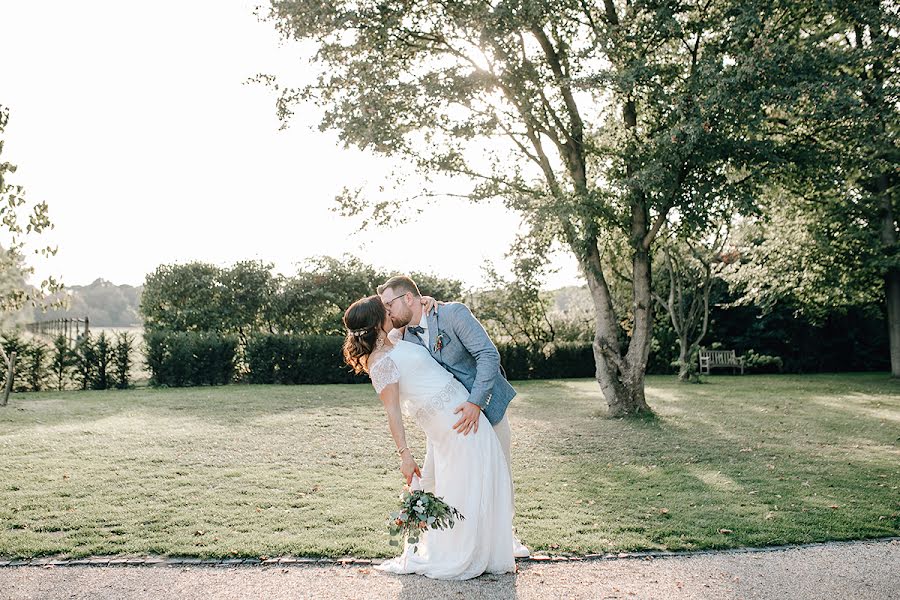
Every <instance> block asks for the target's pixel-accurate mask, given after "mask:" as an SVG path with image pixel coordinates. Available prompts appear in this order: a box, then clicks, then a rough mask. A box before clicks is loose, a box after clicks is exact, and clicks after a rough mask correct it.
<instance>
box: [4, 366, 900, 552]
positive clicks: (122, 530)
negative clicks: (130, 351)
mask: <svg viewBox="0 0 900 600" xmlns="http://www.w3.org/2000/svg"><path fill="white" fill-rule="evenodd" d="M707 381H708V383H706V384H703V385H689V384H678V383H677V382H675V381H674V379H673V378H670V377H650V378H649V381H648V389H647V397H648V402H649V403H650V405H651V406H652V407H654V409H655V410H656V411H657V415H658V416H657V417H656V418H653V419H643V420H609V419H605V418H603V417H602V416H601V415H602V408H603V402H602V400H601V397H600V392H599V388H598V387H597V385H596V383H594V382H592V381H589V380H570V381H537V382H518V383H516V384H515V385H516V387H517V389H518V390H519V397H518V398H517V399H515V400H514V401H513V403H512V404H511V405H510V413H509V414H510V420H511V423H512V427H513V462H514V464H513V469H514V475H515V482H516V486H517V489H516V501H517V514H516V526H517V529H518V532H519V534H520V536H521V537H522V539H523V540H524V541H525V542H526V543H527V544H528V545H529V546H530V547H531V548H532V549H533V550H538V551H541V550H547V551H551V552H576V553H588V552H604V551H624V550H638V549H669V550H683V549H698V548H728V547H736V546H760V545H767V544H785V543H795V542H813V541H821V540H841V539H852V538H869V537H881V536H895V535H900V491H898V486H900V383H897V382H896V381H891V380H890V379H889V377H888V376H887V375H886V374H840V375H814V376H777V375H775V376H744V377H732V376H727V375H720V376H713V377H711V378H708V379H707ZM411 445H412V446H413V447H414V448H416V449H418V452H417V456H419V457H421V455H422V454H423V450H422V449H423V443H422V438H421V436H419V435H418V434H416V435H413V436H412V444H411ZM397 466H398V461H397V457H396V455H395V453H394V452H393V442H392V441H391V439H390V436H389V434H388V430H387V424H386V421H385V418H384V415H383V412H382V409H381V405H380V402H379V401H378V399H377V398H376V396H375V394H374V392H373V391H372V388H371V386H366V385H358V386H346V385H333V386H296V387H283V386H228V387H221V388H193V389H148V388H141V389H135V390H128V391H108V392H46V393H37V394H16V395H13V397H12V398H11V399H10V405H9V406H8V407H6V408H3V409H0V556H5V557H29V556H36V555H45V554H66V555H70V556H83V555H91V554H103V555H106V554H147V553H154V554H156V553H158V554H172V555H193V556H201V557H222V556H261V555H270V556H272V555H281V554H293V555H307V556H342V555H354V556H360V557H381V556H389V555H392V554H393V553H394V552H393V550H392V549H391V547H390V546H388V544H387V540H388V538H387V535H386V528H385V525H384V521H385V518H386V516H387V513H388V512H389V511H390V510H391V509H392V508H393V506H394V505H395V504H396V502H397V495H398V493H399V491H400V487H401V483H402V482H401V478H400V473H399V471H398V469H397Z"/></svg>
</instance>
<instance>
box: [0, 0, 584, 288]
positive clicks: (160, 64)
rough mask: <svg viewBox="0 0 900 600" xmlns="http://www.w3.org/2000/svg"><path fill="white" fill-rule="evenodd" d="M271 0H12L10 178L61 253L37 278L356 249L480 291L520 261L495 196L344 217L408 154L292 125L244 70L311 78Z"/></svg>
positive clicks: (130, 278) (3, 100) (72, 280)
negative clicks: (384, 219)
mask: <svg viewBox="0 0 900 600" xmlns="http://www.w3.org/2000/svg"><path fill="white" fill-rule="evenodd" d="M258 4H260V2H259V0H249V1H248V0H215V1H210V0H190V1H188V2H185V1H159V2H152V3H147V2H140V3H138V2H121V1H111V0H110V1H102V2H101V1H90V0H85V1H81V2H70V1H42V2H33V1H31V0H0V62H2V65H3V68H2V70H0V104H3V105H4V106H6V107H8V108H9V110H10V120H9V124H8V126H7V130H6V133H5V135H4V139H5V146H4V150H3V155H2V158H0V159H2V160H4V161H9V162H11V163H13V164H15V165H17V166H18V171H17V172H16V174H15V175H14V176H12V177H11V178H10V182H11V183H15V184H19V185H23V186H24V187H25V190H26V197H27V198H28V199H29V201H30V202H32V203H33V202H37V201H39V200H43V201H46V202H47V203H48V204H49V207H50V217H51V220H52V221H53V223H54V224H55V229H54V230H53V231H52V232H49V233H47V234H44V235H42V236H41V238H39V239H38V238H35V242H37V241H40V242H41V244H51V245H55V246H57V247H58V248H59V252H58V254H57V255H56V256H54V257H52V258H50V259H41V258H40V257H34V259H32V260H31V261H30V263H31V264H32V265H34V267H35V270H36V272H35V275H34V277H33V278H32V279H33V281H35V282H37V281H40V280H41V279H43V278H44V277H46V276H47V275H53V276H55V277H57V278H60V279H61V280H62V281H63V282H64V283H65V284H66V285H84V284H87V283H90V282H91V281H93V280H94V279H96V278H98V277H102V278H103V279H107V280H109V281H112V282H113V283H116V284H130V285H139V284H141V283H142V282H143V280H144V277H145V275H146V274H147V273H149V272H152V271H153V270H154V269H155V268H156V267H157V266H158V265H160V264H166V263H184V262H189V261H194V260H198V261H205V262H210V263H213V264H217V265H221V266H227V265H230V264H232V263H234V262H235V261H239V260H262V261H265V262H271V263H273V264H274V266H275V270H276V271H279V272H281V273H285V274H290V273H292V272H294V271H295V270H296V268H297V265H298V263H302V262H303V261H304V260H305V259H307V258H310V257H313V256H317V255H330V256H341V255H344V254H351V255H354V256H358V257H360V258H362V259H363V260H364V261H365V262H368V263H371V264H374V265H376V266H379V267H382V268H386V269H390V270H396V271H400V272H411V271H426V272H431V273H435V274H438V275H441V276H445V277H452V278H455V279H460V280H462V281H463V282H464V284H465V285H466V286H467V287H470V288H478V287H482V286H483V285H485V279H484V272H483V265H484V264H485V263H487V262H489V261H490V262H494V263H495V264H497V265H499V266H500V267H501V270H503V267H504V266H508V259H505V254H506V251H507V249H508V248H509V246H510V244H511V242H512V241H513V240H514V238H515V235H516V233H517V232H518V230H519V226H520V219H519V217H518V216H517V215H516V214H515V213H513V212H511V211H509V210H507V209H506V208H505V207H503V206H502V205H501V204H499V203H495V204H478V205H474V204H471V203H468V202H465V201H462V200H447V201H441V202H440V203H437V204H433V205H431V206H429V207H428V208H427V209H426V210H425V211H424V213H423V214H422V215H419V216H418V217H416V218H415V220H414V221H413V222H412V223H411V224H409V225H398V226H394V227H390V228H388V229H379V230H375V231H365V232H362V233H360V232H359V231H358V226H359V222H358V221H356V220H353V219H349V218H345V217H342V216H340V215H338V214H337V213H335V212H334V210H333V208H334V207H335V206H336V203H335V201H334V197H335V195H336V194H337V193H338V192H339V191H340V190H341V189H343V188H344V187H351V188H353V187H357V186H370V187H371V186H376V187H377V186H379V185H382V184H384V185H386V186H388V187H389V186H390V180H389V178H390V171H391V169H392V168H393V167H394V166H395V164H394V163H393V162H391V160H388V159H385V158H383V157H377V156H375V155H372V154H368V153H364V152H361V151H359V150H356V149H348V148H343V147H342V146H341V145H340V143H339V141H338V139H337V136H336V134H335V133H333V132H324V133H323V132H319V131H318V128H317V125H318V121H319V118H320V116H321V114H320V112H319V109H318V108H316V107H315V106H311V105H309V106H302V107H299V108H298V109H297V111H296V115H295V117H294V119H293V120H292V121H291V124H290V127H289V128H288V129H286V130H279V127H280V123H279V122H278V120H277V118H276V114H275V104H274V100H275V96H274V92H272V91H271V90H269V89H267V88H265V87H264V86H262V85H258V84H253V83H248V79H249V78H251V77H253V76H254V75H256V74H258V73H267V74H273V75H275V76H276V77H278V78H279V79H280V80H281V81H283V82H288V83H291V82H301V81H304V79H305V78H307V77H311V76H312V71H311V69H310V68H309V66H308V64H307V62H306V59H305V57H306V56H307V54H308V50H309V49H308V48H304V47H302V46H301V45H300V44H298V43H296V42H285V41H284V40H282V39H281V38H280V36H279V35H278V34H277V32H276V31H275V28H274V26H273V24H272V23H269V22H260V20H259V19H258V18H257V17H256V16H255V15H254V8H255V7H256V6H257V5H258ZM418 183H419V182H417V181H416V180H413V181H411V182H410V183H409V184H408V185H410V186H412V187H415V186H416V185H417V184H418ZM422 185H424V184H422ZM3 243H5V241H4V240H2V239H0V244H3ZM554 265H555V266H556V267H557V268H558V271H557V272H556V273H555V274H553V275H551V276H549V277H548V278H547V281H546V282H545V287H548V288H556V287H560V286H563V285H580V284H581V277H580V275H579V273H578V269H577V266H576V264H575V261H574V259H573V258H571V257H570V256H568V255H566V254H560V255H559V256H558V257H557V258H556V259H555V261H554Z"/></svg>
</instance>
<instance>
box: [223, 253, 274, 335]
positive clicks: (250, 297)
mask: <svg viewBox="0 0 900 600" xmlns="http://www.w3.org/2000/svg"><path fill="white" fill-rule="evenodd" d="M273 267H274V265H272V264H265V263H263V262H262V261H250V260H248V261H241V262H238V263H236V264H234V265H233V266H232V267H231V268H230V269H223V270H222V271H221V274H220V275H221V276H220V283H221V287H222V306H223V308H225V310H224V312H223V315H222V318H223V323H222V327H223V328H224V329H225V330H227V331H235V332H237V334H238V336H240V338H241V343H242V344H246V343H247V335H248V334H249V333H251V332H254V331H259V330H260V329H261V328H262V327H263V326H264V322H265V320H266V312H267V311H266V309H267V307H268V305H269V303H270V302H271V299H272V296H274V295H275V293H276V291H277V285H278V284H277V281H276V279H275V277H274V276H273V275H272V269H273Z"/></svg>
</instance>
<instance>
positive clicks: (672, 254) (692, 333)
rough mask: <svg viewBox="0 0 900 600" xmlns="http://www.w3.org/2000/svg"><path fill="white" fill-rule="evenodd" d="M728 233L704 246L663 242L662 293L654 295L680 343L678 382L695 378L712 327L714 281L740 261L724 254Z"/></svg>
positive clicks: (669, 241)
mask: <svg viewBox="0 0 900 600" xmlns="http://www.w3.org/2000/svg"><path fill="white" fill-rule="evenodd" d="M726 241H727V234H721V235H719V236H716V237H715V238H713V239H711V240H707V243H706V244H704V245H700V244H695V243H692V242H690V241H688V240H678V239H667V240H664V241H662V242H661V244H660V246H661V249H662V253H661V257H660V262H661V269H660V270H661V271H662V275H663V276H662V277H661V278H660V279H657V286H656V287H657V288H659V291H658V292H657V291H654V292H653V298H654V299H655V300H656V302H657V304H659V306H660V307H661V308H662V309H663V310H664V311H665V312H666V313H667V314H668V317H669V320H670V322H671V323H672V328H673V329H674V330H675V333H676V335H677V336H678V337H677V342H678V379H679V380H680V381H689V380H691V379H694V378H695V377H696V373H697V369H696V366H697V365H696V364H695V363H694V356H695V354H696V352H697V350H698V349H699V348H700V342H702V341H703V338H704V337H706V332H707V330H708V328H709V297H710V292H711V291H712V285H713V282H714V281H715V280H716V279H717V278H718V277H719V276H720V274H721V272H722V270H723V268H724V267H725V266H726V265H727V264H729V263H731V262H734V261H735V260H736V259H737V253H736V252H732V253H728V254H724V253H723V249H724V246H725V242H726Z"/></svg>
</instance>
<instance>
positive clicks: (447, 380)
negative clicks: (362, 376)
mask: <svg viewBox="0 0 900 600" xmlns="http://www.w3.org/2000/svg"><path fill="white" fill-rule="evenodd" d="M369 378H370V379H371V380H372V386H373V387H374V388H375V391H376V392H378V393H379V394H380V393H381V392H382V391H383V390H384V388H385V387H387V386H388V385H390V384H392V383H396V384H399V392H400V409H401V411H402V412H403V414H404V415H406V416H408V417H412V418H415V419H416V420H417V421H418V422H419V425H421V426H422V427H423V428H425V429H428V428H429V426H434V427H438V428H442V427H444V425H445V424H442V423H443V421H441V424H439V423H438V422H437V421H435V420H434V417H436V416H437V415H438V414H439V413H445V412H446V413H447V414H446V415H444V416H445V417H446V418H447V419H450V418H452V417H453V414H452V410H451V411H449V412H448V411H447V410H446V409H448V408H452V407H455V406H456V405H457V404H459V403H460V402H463V401H465V400H466V399H467V398H468V392H467V391H466V389H465V387H464V386H463V385H462V384H461V383H460V382H458V381H457V380H455V379H454V378H453V375H451V374H450V373H449V372H447V371H446V370H445V369H444V368H443V367H442V366H441V365H439V364H438V363H437V361H435V360H434V359H433V358H432V357H431V354H429V352H428V350H426V349H425V347H424V346H420V345H418V344H414V343H412V342H407V341H405V340H398V341H397V343H396V344H395V345H394V347H393V348H391V349H390V350H388V351H387V352H386V353H385V354H384V355H382V356H380V357H378V359H377V361H376V362H375V364H373V365H372V368H371V369H370V371H369ZM457 418H458V417H457ZM455 421H456V419H453V422H455ZM452 424H453V423H452V422H451V423H450V425H447V427H446V428H447V430H448V431H449V430H450V426H452Z"/></svg>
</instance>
